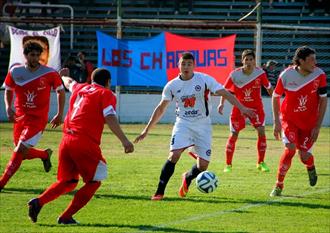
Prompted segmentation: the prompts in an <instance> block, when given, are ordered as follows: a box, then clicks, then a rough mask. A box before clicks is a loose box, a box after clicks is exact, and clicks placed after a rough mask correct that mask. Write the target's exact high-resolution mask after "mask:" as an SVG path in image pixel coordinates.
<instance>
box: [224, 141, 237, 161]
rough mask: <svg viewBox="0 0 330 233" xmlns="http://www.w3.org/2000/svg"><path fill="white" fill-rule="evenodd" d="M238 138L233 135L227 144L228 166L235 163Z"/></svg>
mask: <svg viewBox="0 0 330 233" xmlns="http://www.w3.org/2000/svg"><path fill="white" fill-rule="evenodd" d="M236 141H237V137H236V136H234V135H232V136H229V138H228V141H227V144H226V164H227V165H231V163H232V161H233V155H234V152H235V145H236Z"/></svg>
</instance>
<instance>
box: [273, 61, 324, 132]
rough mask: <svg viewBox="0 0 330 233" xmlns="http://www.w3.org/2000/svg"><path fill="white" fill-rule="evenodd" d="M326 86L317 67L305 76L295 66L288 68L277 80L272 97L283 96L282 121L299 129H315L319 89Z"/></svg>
mask: <svg viewBox="0 0 330 233" xmlns="http://www.w3.org/2000/svg"><path fill="white" fill-rule="evenodd" d="M326 86H327V82H326V75H325V73H324V72H323V71H322V70H321V69H320V68H318V67H315V68H314V71H313V72H312V73H310V74H309V75H307V76H303V75H301V74H300V73H299V72H298V71H297V70H296V66H291V67H288V68H287V69H286V70H284V71H283V72H282V73H281V74H280V77H279V79H278V82H277V85H276V88H275V90H274V93H273V96H275V97H278V96H282V95H283V94H285V97H284V100H283V102H282V105H281V113H282V119H283V120H285V121H289V122H291V123H294V124H295V125H296V126H297V127H299V128H301V129H311V128H314V127H315V124H316V121H317V118H318V107H319V99H320V97H322V96H323V97H326V95H327V94H326V93H322V94H319V88H325V87H326Z"/></svg>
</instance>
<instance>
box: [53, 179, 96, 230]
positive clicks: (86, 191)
mask: <svg viewBox="0 0 330 233" xmlns="http://www.w3.org/2000/svg"><path fill="white" fill-rule="evenodd" d="M100 186H101V181H89V182H86V183H85V185H84V186H82V187H81V188H80V189H79V190H78V191H77V192H76V194H75V195H74V198H73V200H72V201H71V203H70V204H69V206H68V207H67V208H66V210H65V211H64V212H63V213H62V214H61V216H60V217H59V218H58V223H59V224H75V223H77V221H76V220H74V219H73V217H72V216H73V215H74V214H75V213H77V212H78V211H79V210H80V209H81V208H83V207H84V206H85V205H86V204H87V203H88V202H89V201H90V199H91V198H92V197H93V196H94V194H95V192H96V191H97V189H98V188H99V187H100Z"/></svg>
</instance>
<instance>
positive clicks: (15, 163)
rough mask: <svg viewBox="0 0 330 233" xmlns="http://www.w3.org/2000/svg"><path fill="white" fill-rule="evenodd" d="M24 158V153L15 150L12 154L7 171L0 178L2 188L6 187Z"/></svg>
mask: <svg viewBox="0 0 330 233" xmlns="http://www.w3.org/2000/svg"><path fill="white" fill-rule="evenodd" d="M22 160H23V155H22V154H21V153H19V152H14V153H13V155H12V156H11V158H10V160H9V162H8V164H7V167H6V169H5V172H4V173H3V175H2V176H1V179H0V188H3V187H5V185H6V184H7V182H8V180H9V179H10V178H11V177H12V176H13V175H14V174H15V173H16V171H17V170H18V168H19V167H20V166H21V164H22Z"/></svg>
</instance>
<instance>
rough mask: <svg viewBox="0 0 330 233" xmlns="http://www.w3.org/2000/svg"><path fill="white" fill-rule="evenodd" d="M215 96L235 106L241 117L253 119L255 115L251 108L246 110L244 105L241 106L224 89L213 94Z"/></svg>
mask: <svg viewBox="0 0 330 233" xmlns="http://www.w3.org/2000/svg"><path fill="white" fill-rule="evenodd" d="M215 94H216V95H220V96H222V97H223V98H225V99H227V100H228V101H229V103H231V104H232V105H234V106H236V107H237V108H238V109H239V110H240V111H241V113H242V114H243V115H246V116H249V117H255V115H256V113H255V112H254V110H253V109H251V108H247V107H245V106H244V105H242V104H241V103H240V102H239V101H238V99H237V98H236V97H235V96H234V95H233V94H231V93H230V92H229V91H227V90H226V89H220V90H217V91H216V92H215Z"/></svg>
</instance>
